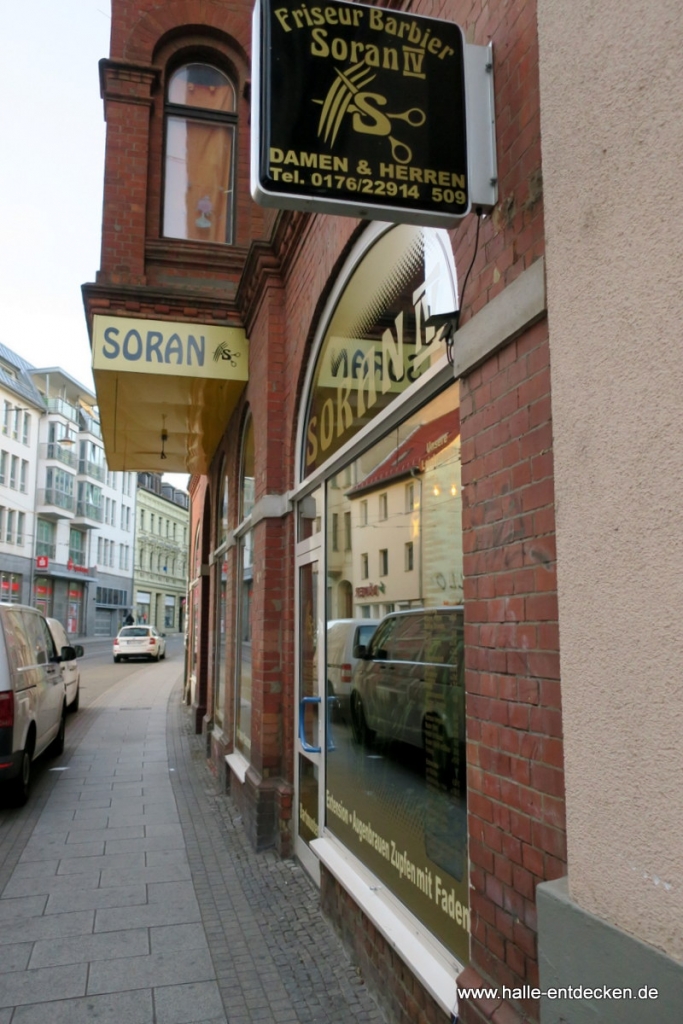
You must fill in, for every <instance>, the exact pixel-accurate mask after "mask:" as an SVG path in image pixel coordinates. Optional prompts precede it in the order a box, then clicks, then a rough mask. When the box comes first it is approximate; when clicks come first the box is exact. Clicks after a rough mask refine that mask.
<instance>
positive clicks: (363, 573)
mask: <svg viewBox="0 0 683 1024" xmlns="http://www.w3.org/2000/svg"><path fill="white" fill-rule="evenodd" d="M369 575H370V569H369V566H368V556H367V555H365V554H363V555H361V556H360V578H361V579H362V580H366V579H367V578H368V576H369Z"/></svg>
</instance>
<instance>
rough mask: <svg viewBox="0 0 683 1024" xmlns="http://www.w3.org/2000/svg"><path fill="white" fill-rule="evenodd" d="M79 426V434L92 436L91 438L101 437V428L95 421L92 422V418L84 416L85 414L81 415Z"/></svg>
mask: <svg viewBox="0 0 683 1024" xmlns="http://www.w3.org/2000/svg"><path fill="white" fill-rule="evenodd" d="M80 426H81V432H85V433H87V434H92V435H93V437H99V438H101V437H102V428H101V427H100V424H99V423H98V422H97V420H94V419H93V418H92V416H86V415H85V413H81V416H80Z"/></svg>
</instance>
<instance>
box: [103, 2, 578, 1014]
mask: <svg viewBox="0 0 683 1024" xmlns="http://www.w3.org/2000/svg"><path fill="white" fill-rule="evenodd" d="M383 6H398V5H396V4H393V3H390V4H385V5H383ZM112 8H113V12H112V13H113V21H112V50H111V55H110V58H109V60H106V61H103V62H102V68H101V80H102V89H103V96H104V99H105V110H106V117H107V131H108V135H107V153H106V169H105V188H104V217H103V230H102V265H101V269H100V271H99V273H98V276H97V281H96V283H94V284H91V285H87V286H85V289H84V295H85V303H86V310H87V314H88V317H91V316H92V315H93V313H96V312H102V311H107V312H109V313H111V314H112V315H135V316H136V317H140V318H151V319H168V320H187V321H196V322H200V323H211V322H216V323H220V324H232V325H236V326H243V327H244V328H245V330H246V333H247V336H248V337H249V341H250V368H249V375H250V379H249V384H248V386H247V389H246V391H245V393H244V395H243V397H242V400H241V403H240V405H239V407H238V409H237V410H236V412H235V413H234V415H233V417H232V421H231V423H230V425H229V427H228V429H227V430H226V433H225V436H224V438H223V441H222V443H221V444H220V445H219V448H218V450H217V452H216V454H215V456H214V459H213V464H212V467H211V472H210V474H209V477H208V479H204V480H202V481H201V482H200V481H199V480H198V479H196V480H194V481H193V485H192V509H193V511H192V517H193V518H192V526H191V531H190V537H191V545H193V544H194V537H195V528H196V526H197V525H199V526H200V529H201V542H200V544H201V568H200V573H201V574H203V575H201V578H199V579H198V582H197V584H196V587H195V592H196V593H198V594H201V612H200V623H201V626H200V636H199V638H198V649H197V673H196V680H197V682H196V692H195V695H194V705H195V709H196V721H197V727H198V729H201V728H202V727H206V724H207V723H210V724H215V723H214V704H215V698H214V679H215V662H214V658H215V654H214V651H215V628H214V624H215V619H216V613H215V602H216V596H217V580H218V575H217V571H216V566H215V565H212V564H210V563H211V557H210V553H211V551H212V548H213V545H214V540H212V538H215V536H216V530H217V515H218V495H219V493H220V484H221V478H222V476H223V475H227V477H228V480H229V491H228V494H229V525H230V528H233V527H234V525H235V524H236V523H237V522H238V520H239V513H238V487H237V481H238V480H239V473H240V457H241V445H242V432H243V425H244V422H245V418H246V416H247V414H249V415H251V417H252V418H253V424H254V433H255V437H256V452H255V498H256V500H257V501H258V500H259V499H261V498H263V497H264V496H266V495H270V496H272V495H275V496H285V495H286V494H287V491H288V490H289V489H291V488H292V486H293V485H294V482H295V481H294V461H295V443H296V431H297V425H298V418H299V413H300V405H301V402H302V397H303V385H304V378H305V373H306V368H307V363H308V360H309V357H310V353H311V345H312V340H313V335H314V332H315V330H316V327H317V325H318V319H319V316H320V313H321V310H322V308H323V306H324V304H325V301H326V300H327V297H328V296H329V293H330V289H331V288H332V286H333V284H334V281H335V276H336V274H337V272H338V270H339V268H340V266H341V264H342V263H343V261H344V259H345V257H346V255H347V254H348V252H349V249H350V247H351V245H352V243H353V242H354V240H355V239H356V238H357V237H358V236H359V235H360V234H361V232H362V231H363V225H362V224H359V223H358V222H355V221H353V220H350V219H344V218H333V217H322V216H317V217H309V216H308V215H303V214H291V213H284V214H277V213H276V212H275V211H268V210H262V209H260V208H259V207H257V206H256V205H255V204H254V203H253V202H252V200H251V198H250V196H249V187H248V164H249V156H248V154H249V103H248V96H249V88H248V86H249V77H250V70H249V54H250V47H251V3H247V2H241V0H172V2H168V3H164V4H159V3H158V0H113V4H112ZM409 9H410V10H412V11H414V12H415V13H421V14H427V15H430V16H433V17H444V18H449V19H452V20H455V21H457V22H459V23H460V24H461V25H462V27H463V29H464V30H465V33H466V36H467V39H468V41H470V42H474V43H477V44H486V43H488V42H490V41H491V42H493V47H494V75H495V92H496V132H497V146H498V168H499V184H498V187H499V203H498V205H497V207H496V208H495V210H494V211H493V214H492V216H491V217H489V218H487V219H485V220H484V221H483V222H482V223H481V226H480V236H479V241H478V252H477V256H476V260H475V262H474V266H473V271H472V275H471V278H470V280H469V283H468V286H467V292H466V294H465V297H464V305H463V316H462V322H463V324H464V323H467V321H468V320H471V319H472V318H474V317H475V316H476V315H477V314H478V313H479V312H480V311H481V310H482V309H484V307H485V306H486V305H487V304H488V303H489V302H490V301H491V300H492V299H494V298H495V297H496V296H499V295H501V294H502V293H503V292H504V290H505V288H506V287H508V286H509V285H510V284H512V282H513V281H515V280H516V279H517V278H518V277H519V276H520V275H521V274H522V273H523V272H524V271H525V270H527V269H528V268H529V267H530V266H531V265H532V264H533V263H534V262H535V261H536V260H538V259H539V258H541V257H542V256H543V254H544V228H543V203H542V176H541V150H540V126H539V96H538V74H537V40H536V22H535V4H533V3H531V4H529V3H526V2H523V0H512V2H511V3H507V4H502V3H498V2H494V3H491V4H481V3H479V2H477V3H468V2H456V0H454V2H442V3H429V2H426V0H425V2H423V3H416V4H412V5H410V7H409ZM187 26H191V28H189V29H188V28H187ZM213 50H215V51H216V52H217V53H219V54H220V55H222V57H223V59H224V61H225V66H226V67H227V68H228V69H229V70H230V72H231V74H232V75H233V76H234V79H235V82H236V84H237V93H238V141H237V154H238V162H237V183H236V212H235V244H234V245H232V246H215V245H209V244H205V243H198V242H183V241H176V240H173V239H164V238H162V237H161V189H162V145H163V97H164V85H165V81H166V76H167V69H168V67H169V66H171V67H173V66H174V65H173V61H175V60H179V59H181V58H182V57H183V55H185V54H187V55H197V54H199V55H202V54H204V53H208V52H210V51H213ZM476 231H477V223H476V218H475V217H474V216H471V217H469V218H467V219H465V220H464V221H463V222H462V224H461V226H460V227H459V228H458V229H456V230H454V231H453V232H452V243H453V251H454V256H455V262H456V266H457V268H458V274H459V277H460V281H461V282H462V279H463V278H464V274H465V271H466V269H467V267H468V265H469V262H470V260H471V258H472V254H473V251H474V244H475V235H476ZM547 332H548V325H547V321H546V320H545V319H542V320H540V322H538V323H537V324H536V325H535V326H533V327H532V328H530V329H528V330H526V332H525V333H523V334H521V335H520V336H518V337H515V338H514V340H512V341H510V342H509V344H507V345H506V347H503V348H501V349H500V350H499V351H497V352H496V353H495V354H494V355H492V356H490V357H489V358H488V359H487V360H486V361H485V362H483V363H482V365H480V366H478V367H477V368H476V369H474V370H473V371H472V372H470V373H469V374H468V375H467V376H466V377H465V378H464V379H462V380H461V383H460V404H461V423H462V449H461V454H462V486H463V545H464V552H465V560H464V577H465V580H464V586H465V621H466V637H465V640H466V688H467V718H468V723H467V738H468V791H469V858H470V881H471V920H472V929H471V963H470V967H468V968H467V970H466V972H465V974H464V975H463V977H462V984H467V985H469V984H476V983H477V979H478V978H481V979H483V980H484V982H485V983H493V984H499V985H503V984H505V985H508V986H509V987H511V988H513V987H516V986H521V985H524V984H528V985H535V984H536V983H537V981H538V969H537V957H536V916H535V898H534V897H535V885H536V884H537V882H539V881H542V880H545V879H550V878H555V877H557V876H559V875H561V874H563V873H564V870H565V833H564V783H563V752H562V724H561V705H560V682H559V646H558V626H557V602H556V582H555V548H554V528H555V524H554V505H553V438H552V417H551V396H550V370H549V349H548V334H547ZM294 543H295V523H294V517H293V515H292V514H291V512H286V511H283V513H282V514H281V515H273V516H269V517H267V518H264V519H261V520H260V521H258V522H257V523H256V524H255V526H254V592H253V593H254V597H253V601H254V604H253V620H254V634H253V652H254V660H253V666H252V674H253V711H252V714H253V719H252V748H251V756H250V764H249V767H248V770H247V772H246V777H245V779H244V782H241V781H240V780H239V779H238V777H237V776H236V775H235V774H234V773H230V772H229V771H227V772H226V767H225V761H224V755H225V754H228V753H230V752H231V751H232V750H233V746H232V740H231V737H232V736H233V734H234V711H233V701H232V693H231V690H230V686H229V685H226V688H225V691H224V692H225V703H224V708H223V718H222V724H221V728H220V729H218V728H216V729H215V730H214V731H213V732H212V736H211V740H210V744H211V745H210V757H211V760H212V763H213V764H214V765H215V767H216V771H217V772H218V773H220V774H222V773H224V772H226V778H227V782H228V784H229V786H230V788H231V792H232V794H233V796H234V798H235V800H236V802H237V803H238V805H239V806H240V808H241V810H242V813H243V818H244V824H245V829H246V830H247V834H248V835H249V837H250V839H251V841H252V844H253V845H254V846H255V847H256V848H261V847H265V846H268V845H273V844H275V845H276V846H277V848H278V849H279V850H280V852H281V853H282V854H283V855H289V854H290V853H291V850H292V839H293V836H292V793H293V781H294V770H295V763H296V750H297V747H296V737H295V734H294V694H295V686H294V683H295V665H294V649H295V643H294V636H295V625H296V623H295V605H294ZM238 552H239V548H238V546H236V545H235V546H231V547H229V548H228V550H227V551H226V552H225V553H224V555H223V556H222V557H223V559H224V561H225V563H226V565H227V574H228V581H229V584H232V583H233V581H235V580H236V578H237V573H238ZM236 600H237V599H236V596H235V587H234V586H231V585H229V586H228V589H227V614H228V616H229V621H234V615H235V612H236V608H235V604H236ZM191 615H192V597H191V598H190V601H189V602H188V616H191ZM226 657H227V660H226V680H230V679H232V678H233V677H234V669H235V644H232V645H231V644H228V647H227V655H226ZM322 893H323V902H324V905H325V907H326V909H327V911H328V912H329V914H330V915H331V916H332V917H333V918H334V919H335V921H336V923H337V926H338V927H339V928H340V930H341V931H342V933H343V934H344V935H345V937H346V939H347V941H348V942H349V943H350V944H351V945H352V946H353V947H354V949H355V951H356V955H357V957H358V959H359V963H360V964H361V967H362V968H363V971H364V973H365V974H366V975H367V977H368V978H369V979H370V980H371V979H372V978H374V979H375V981H376V983H377V985H378V986H379V987H384V988H387V989H389V990H390V991H389V992H388V994H387V993H385V996H386V999H387V1006H388V1007H389V1009H390V1012H391V1013H392V1014H393V1015H394V1019H395V1020H396V1021H400V1022H401V1024H408V1022H410V1024H436V1022H437V1021H443V1020H446V1019H447V1018H446V1016H445V1015H444V1014H443V1012H442V1011H441V1010H440V1009H439V1007H438V1006H437V1004H436V1003H434V1002H433V1001H432V1000H431V997H429V996H427V994H426V993H425V992H424V990H423V989H422V988H421V986H420V985H419V983H418V982H417V981H416V980H415V979H414V978H413V976H412V974H411V972H410V970H409V966H408V967H406V965H405V964H404V963H403V962H402V961H400V959H399V958H398V956H397V955H396V954H395V953H394V952H392V950H391V949H390V948H389V946H388V945H387V943H386V942H385V940H384V939H382V937H381V936H380V935H379V933H378V932H377V931H376V930H375V929H374V927H373V926H372V925H371V924H370V923H369V922H368V921H367V919H365V918H364V917H363V915H362V914H361V913H360V911H359V910H358V908H357V907H355V904H353V900H352V899H351V898H350V897H349V896H348V894H347V893H345V892H344V890H342V889H341V887H340V886H339V885H338V884H337V883H335V882H334V881H333V879H332V877H331V876H329V875H327V873H324V884H323V889H322ZM354 908H355V909H354ZM388 978H391V979H392V980H391V984H389V985H387V979H388ZM459 1013H460V1020H461V1021H463V1022H465V1024H474V1022H478V1024H480V1022H482V1021H485V1020H494V1021H496V1022H497V1024H504V1022H505V1024H508V1022H510V1024H511V1022H512V1021H514V1020H519V1019H525V1017H526V1018H528V1019H530V1020H534V1019H537V1016H538V1008H537V1006H535V1005H532V1004H526V1003H522V1004H519V1005H516V1006H515V1007H512V1006H507V1005H502V1004H501V1003H500V1002H499V1001H493V1002H488V1003H487V1002H486V1001H484V1002H481V1001H480V1002H476V1001H461V1005H460V1010H459ZM520 1015H521V1016H520Z"/></svg>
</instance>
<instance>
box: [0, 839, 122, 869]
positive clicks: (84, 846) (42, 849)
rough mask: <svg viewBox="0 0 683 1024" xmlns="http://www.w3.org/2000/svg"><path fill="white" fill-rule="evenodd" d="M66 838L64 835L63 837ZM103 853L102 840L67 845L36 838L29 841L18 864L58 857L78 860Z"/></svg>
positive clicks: (40, 861)
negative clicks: (99, 841)
mask: <svg viewBox="0 0 683 1024" xmlns="http://www.w3.org/2000/svg"><path fill="white" fill-rule="evenodd" d="M65 838H66V837H65ZM103 854H104V842H101V843H78V844H76V845H74V846H67V845H66V842H63V843H52V842H51V843H44V842H40V841H39V840H36V841H35V842H29V843H28V844H27V846H26V849H25V850H24V852H23V853H22V855H21V857H20V858H19V863H20V864H27V863H30V862H32V861H35V862H38V863H42V862H43V861H46V860H48V861H49V860H53V859H54V858H55V857H59V860H60V862H61V861H62V860H64V859H66V858H73V859H75V860H80V859H83V858H86V859H87V858H88V857H99V856H102V855H103Z"/></svg>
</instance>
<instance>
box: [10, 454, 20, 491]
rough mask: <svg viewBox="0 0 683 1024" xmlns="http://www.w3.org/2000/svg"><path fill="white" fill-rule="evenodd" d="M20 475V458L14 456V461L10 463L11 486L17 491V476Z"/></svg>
mask: <svg viewBox="0 0 683 1024" xmlns="http://www.w3.org/2000/svg"><path fill="white" fill-rule="evenodd" d="M18 473H19V458H18V456H16V455H13V456H12V461H11V463H10V471H9V485H10V487H11V488H12V489H13V490H15V491H16V489H17V476H18Z"/></svg>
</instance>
